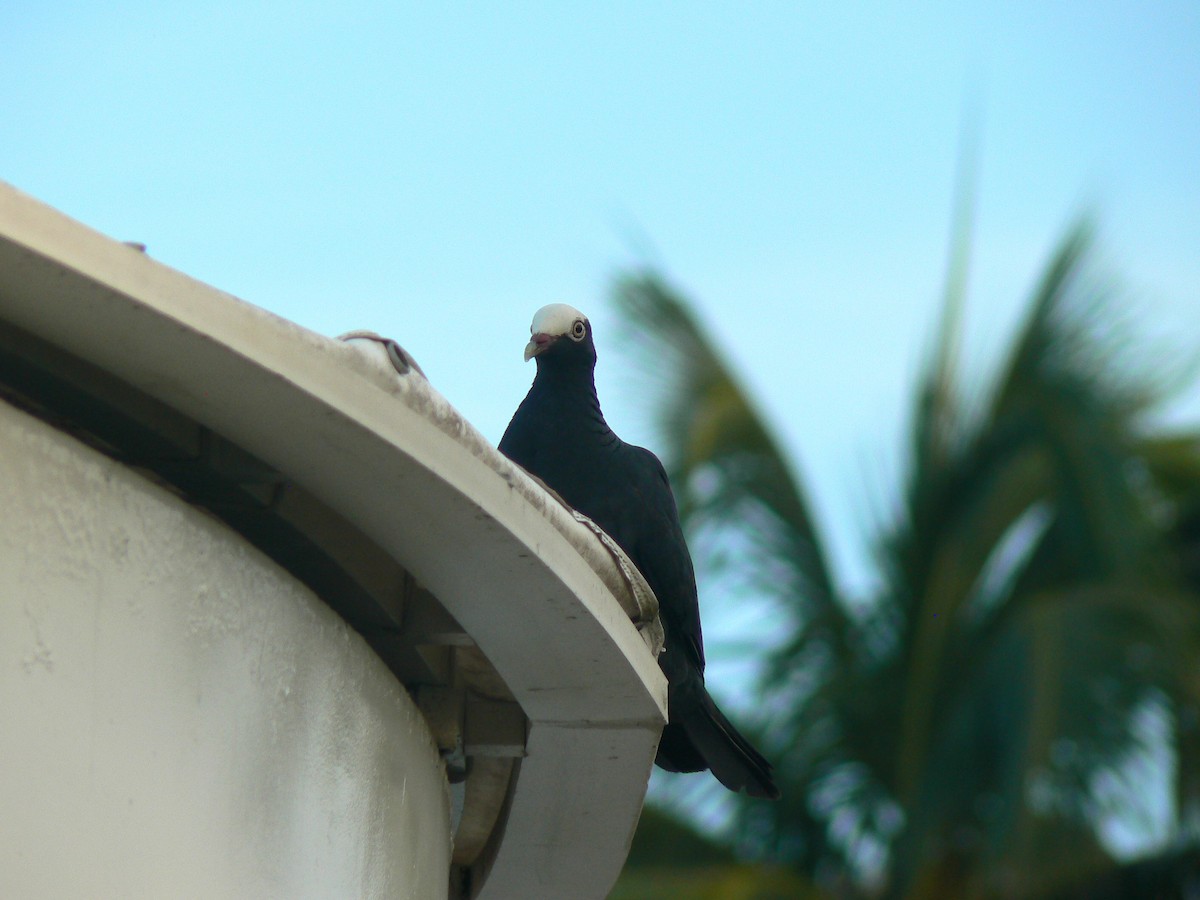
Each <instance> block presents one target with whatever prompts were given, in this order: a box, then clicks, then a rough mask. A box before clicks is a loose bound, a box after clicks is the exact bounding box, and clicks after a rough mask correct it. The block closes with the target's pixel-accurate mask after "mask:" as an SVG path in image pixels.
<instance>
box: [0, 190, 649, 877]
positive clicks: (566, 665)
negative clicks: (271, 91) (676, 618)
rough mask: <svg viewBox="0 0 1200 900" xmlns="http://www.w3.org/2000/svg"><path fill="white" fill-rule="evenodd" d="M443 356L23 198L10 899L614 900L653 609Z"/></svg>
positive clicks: (3, 562)
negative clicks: (507, 444) (229, 281)
mask: <svg viewBox="0 0 1200 900" xmlns="http://www.w3.org/2000/svg"><path fill="white" fill-rule="evenodd" d="M415 337H416V336H414V343H416V342H417V341H416V340H415ZM409 363H410V361H409V360H408V359H407V358H406V356H405V355H404V354H403V352H402V351H399V350H398V348H396V347H395V345H389V344H386V343H380V342H376V341H371V340H361V341H353V342H350V343H346V342H341V341H335V340H331V339H328V338H325V337H322V336H319V335H316V334H313V333H311V332H308V331H306V330H304V329H302V328H300V327H298V326H296V325H294V324H292V323H290V322H287V321H284V320H282V319H279V318H277V317H276V316H273V315H270V314H268V313H266V312H264V311H262V310H260V309H257V308H255V307H253V306H250V305H249V304H246V303H243V302H241V301H239V300H236V299H234V298H233V297H230V296H228V295H226V294H222V293H221V292H219V291H217V290H215V289H213V288H211V287H208V286H206V285H204V284H200V283H198V282H196V281H194V280H192V279H189V278H187V277H186V276H184V275H181V274H179V273H178V272H175V271H173V270H170V269H168V268H166V267H164V266H162V265H159V264H158V263H156V262H154V261H153V260H152V259H150V258H148V257H147V256H146V255H145V254H144V253H142V252H139V250H138V249H136V248H133V247H129V246H126V245H123V244H121V243H118V242H115V241H112V240H110V239H108V238H106V237H104V236H102V235H99V234H96V233H95V232H93V231H90V230H89V229H87V228H85V227H83V226H82V225H80V224H78V223H76V222H73V221H71V220H69V219H67V218H65V217H64V216H62V215H60V214H58V213H57V212H55V211H53V210H51V209H48V208H46V207H45V206H43V205H41V204H39V203H37V202H35V201H33V200H31V199H30V198H28V197H25V196H23V195H21V194H20V193H18V192H17V191H15V190H13V189H12V188H10V187H8V186H6V185H3V184H0V508H2V509H3V512H4V515H3V516H2V517H0V809H3V810H4V820H5V822H4V826H3V828H0V896H4V897H172V898H182V897H205V898H208V897H256V898H257V897H287V898H299V897H336V898H348V897H406V898H429V897H444V896H447V895H448V896H450V897H464V898H467V897H497V898H499V897H512V898H522V900H524V898H542V897H546V898H553V897H564V898H583V897H602V896H604V895H605V894H606V893H607V891H608V890H609V888H610V887H611V885H612V883H613V881H614V880H615V879H616V877H617V874H618V873H619V872H620V869H621V866H622V863H623V862H624V859H625V855H626V852H627V850H628V846H629V841H630V838H631V836H632V834H633V830H634V826H635V825H636V822H637V819H638V815H639V812H640V810H641V804H642V797H643V794H644V792H645V787H646V781H647V778H648V776H649V772H650V768H651V764H652V762H653V758H654V750H655V746H656V744H657V740H658V735H659V732H660V730H661V727H662V724H663V721H664V716H665V700H666V687H665V682H664V680H663V678H662V676H661V673H660V671H659V669H658V666H657V665H656V663H655V660H654V652H655V651H656V650H657V648H658V643H659V640H660V637H661V635H660V632H659V630H658V624H657V620H656V619H655V618H654V613H653V609H654V606H653V597H652V596H651V595H649V592H648V590H647V589H646V588H645V584H644V582H642V581H641V578H640V576H639V575H637V573H636V572H635V571H634V570H633V569H632V566H629V565H628V562H627V561H625V560H623V559H622V558H621V557H620V556H619V554H614V552H613V551H611V550H610V549H608V546H607V545H606V544H605V543H604V542H603V541H602V539H601V538H600V537H599V536H598V535H597V534H596V533H594V532H593V531H592V530H591V529H589V527H588V526H587V524H586V523H582V522H580V521H578V520H577V519H576V518H575V517H573V515H572V514H571V513H570V512H569V511H568V510H566V509H565V508H564V507H562V506H561V505H559V504H558V503H557V502H555V501H554V500H553V499H552V498H551V497H550V496H549V495H548V494H546V493H545V492H544V491H543V490H542V489H541V488H540V487H538V486H537V485H536V484H535V483H534V482H533V481H532V480H531V479H529V478H528V477H527V476H526V475H525V474H524V473H523V472H521V471H520V470H519V469H517V468H516V467H515V466H513V465H512V464H511V463H509V462H508V461H507V460H506V459H504V458H502V457H501V456H500V455H499V454H498V453H497V452H496V451H495V449H494V448H492V447H491V446H490V445H489V444H488V443H487V442H486V441H485V440H484V439H483V438H482V437H481V436H480V435H479V434H478V433H477V432H476V431H475V430H474V429H473V428H472V427H471V426H470V424H469V423H467V422H466V421H464V420H463V419H462V418H461V417H460V416H459V415H458V413H457V412H456V411H455V410H454V409H453V408H452V407H451V406H450V405H449V404H448V403H447V402H446V401H445V400H444V399H443V398H442V397H441V396H440V395H439V394H438V393H437V392H436V391H435V390H434V389H433V388H432V387H430V385H429V384H428V383H427V382H426V381H425V379H424V377H423V376H422V375H421V374H420V373H419V371H417V370H416V369H414V368H412V367H411V365H410V364H409ZM639 626H640V627H639Z"/></svg>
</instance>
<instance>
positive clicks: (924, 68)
mask: <svg viewBox="0 0 1200 900" xmlns="http://www.w3.org/2000/svg"><path fill="white" fill-rule="evenodd" d="M0 110H2V112H3V115H2V116H0V179H4V180H6V181H8V182H10V183H12V184H14V185H15V186H16V187H18V188H20V189H22V190H24V191H26V192H27V193H30V194H32V195H34V196H36V197H38V198H39V199H41V200H43V201H45V202H47V203H49V204H51V205H53V206H55V207H57V208H59V209H60V210H62V211H64V212H65V213H67V214H68V215H71V216H73V217H75V218H78V219H80V220H82V221H83V222H85V223H87V224H89V225H91V226H93V227H95V228H97V229H99V230H101V231H103V232H105V233H107V234H110V235H112V236H113V237H116V238H120V239H126V240H138V241H142V242H145V243H146V244H147V245H148V246H149V251H150V253H151V255H153V256H154V257H155V258H157V259H159V260H161V261H163V262H165V263H167V264H169V265H171V266H174V267H176V268H179V269H181V270H183V271H185V272H187V273H189V274H191V275H193V276H195V277H197V278H200V279H202V280H204V281H207V282H209V283H211V284H213V285H216V286H217V287H220V288H222V289H224V290H227V291H229V292H231V293H233V294H235V295H237V296H239V297H241V298H243V299H245V300H247V301H249V302H251V303H254V304H257V305H259V306H262V307H265V308H266V309H269V310H271V311H272V312H275V313H277V314H279V315H282V316H285V317H287V318H289V319H293V320H295V321H297V322H299V323H301V324H303V325H305V326H307V327H310V328H312V329H314V330H316V331H320V332H323V333H326V334H331V335H332V334H337V333H340V332H342V331H346V330H349V329H352V328H372V329H374V330H376V331H380V332H383V333H386V334H388V335H391V336H394V337H396V338H397V339H399V340H400V341H401V342H402V343H403V344H404V345H405V346H406V347H407V348H408V349H409V350H410V351H411V352H412V353H413V354H414V355H415V356H416V358H417V359H418V360H419V361H420V362H421V364H422V366H423V367H424V368H425V370H426V371H427V372H428V373H429V375H430V377H431V379H432V381H433V382H434V384H435V385H436V386H437V387H438V388H439V389H440V390H441V391H442V392H443V393H444V394H445V395H446V396H447V397H448V398H449V399H450V400H451V402H453V403H454V404H455V405H456V406H457V407H458V408H459V409H460V410H462V411H463V412H464V413H465V414H466V415H467V417H468V418H469V419H471V421H473V422H474V423H475V424H476V425H477V426H478V427H479V428H480V429H481V430H482V431H483V432H484V434H486V435H487V436H488V437H489V438H491V439H492V440H493V441H496V440H498V439H499V437H500V435H501V433H502V431H503V428H504V426H505V424H506V423H507V421H508V417H509V415H510V414H511V412H512V410H513V408H514V407H515V406H516V404H517V402H518V401H519V400H520V399H521V397H522V396H523V394H524V391H525V390H526V388H527V386H528V384H529V381H530V379H531V378H532V375H533V370H532V365H523V364H522V362H521V350H522V347H523V346H524V343H525V340H526V336H527V333H528V332H527V329H528V323H529V320H530V318H531V316H532V313H533V311H534V310H535V309H537V308H538V307H539V306H541V305H543V304H545V303H548V302H554V301H565V302H569V303H572V304H573V305H576V306H578V307H580V308H582V309H584V310H585V311H587V312H588V313H590V315H591V317H592V319H593V320H594V322H595V324H596V325H597V328H598V342H599V345H600V351H601V354H602V359H601V371H600V377H599V382H600V389H601V394H602V399H603V401H604V406H605V410H606V413H607V414H608V417H609V420H610V422H612V423H613V424H614V426H615V427H616V428H617V430H618V431H620V432H622V433H623V434H624V435H625V436H626V437H628V438H632V439H637V440H640V441H643V442H647V443H650V444H651V446H653V438H652V435H651V434H650V433H649V432H648V431H647V429H646V428H645V427H644V423H643V422H641V421H640V420H639V419H638V418H637V417H636V416H635V415H634V403H633V400H634V393H633V392H634V390H635V389H636V388H635V387H633V386H631V384H630V383H629V381H628V379H625V380H622V378H621V372H620V371H619V362H620V357H619V355H618V354H617V352H616V349H617V348H616V347H615V346H614V342H613V334H614V330H613V328H612V324H613V323H612V321H611V314H610V312H609V310H608V309H607V307H606V303H605V300H604V297H605V293H606V288H607V285H608V282H609V279H610V277H611V275H612V274H613V272H614V270H615V269H616V267H618V266H620V265H622V264H627V263H629V262H632V261H637V260H638V259H641V258H643V255H644V254H645V253H646V248H652V249H651V250H650V251H649V252H650V253H651V254H652V256H653V258H654V259H655V260H657V261H659V262H661V264H662V265H663V266H664V267H665V268H666V270H667V272H668V274H669V275H670V276H671V277H673V278H674V279H675V281H676V283H677V284H678V285H680V286H681V287H683V288H684V289H685V290H686V291H687V292H689V293H690V294H691V296H692V297H693V298H694V299H695V301H696V302H697V304H698V306H699V308H700V311H701V313H702V315H703V317H704V319H705V321H706V322H707V323H708V324H709V325H710V326H711V328H712V329H713V331H714V332H715V333H716V334H717V335H718V336H719V337H720V339H721V340H722V341H723V342H724V346H725V348H726V350H727V352H728V354H729V356H730V358H731V359H732V360H733V361H734V362H735V364H736V365H737V366H738V368H739V369H740V371H741V372H742V374H743V376H744V378H745V380H746V381H747V383H748V384H749V385H750V386H751V387H752V389H753V390H754V391H755V392H756V393H757V394H758V396H759V397H760V398H761V401H762V406H763V408H764V410H765V411H766V412H767V414H768V415H769V416H770V417H771V418H772V419H773V420H774V421H775V423H776V425H777V427H778V429H779V431H780V432H781V434H782V436H783V438H784V440H785V441H786V443H787V444H788V445H789V446H790V447H792V448H793V449H794V450H795V452H796V454H797V457H798V459H799V460H800V464H801V467H802V471H803V473H804V475H805V477H806V478H807V480H808V482H809V484H810V488H811V490H812V491H813V493H814V495H815V500H816V503H817V506H818V511H819V516H820V517H821V518H822V519H823V520H824V521H825V522H826V523H827V527H828V528H829V530H830V539H831V542H832V546H833V549H834V552H835V556H836V559H837V562H838V563H839V568H840V570H841V573H842V575H843V577H844V578H845V579H846V580H848V581H849V582H850V583H851V584H861V583H863V582H864V581H865V579H866V578H867V575H866V572H867V570H868V564H867V562H866V556H865V554H864V552H863V550H862V541H861V538H862V533H863V531H864V529H865V527H866V526H867V524H868V522H869V520H870V515H871V513H872V511H877V510H879V509H881V508H883V507H886V505H887V500H888V499H889V493H888V492H889V490H890V489H891V487H892V485H893V483H894V476H895V475H896V472H897V468H898V462H897V458H898V457H897V452H898V447H899V444H900V435H901V428H902V424H903V417H904V411H905V410H906V408H907V401H908V398H909V396H910V393H911V386H912V383H913V379H914V376H915V373H916V371H917V369H918V366H919V363H920V360H921V358H922V355H923V353H924V351H925V349H926V348H927V346H928V335H929V333H930V329H931V323H932V322H933V321H934V318H935V316H936V311H937V302H938V296H939V292H940V290H941V285H942V280H943V276H944V271H945V265H946V254H947V247H948V243H949V233H950V219H951V208H952V205H953V191H954V179H955V164H956V160H957V158H958V155H959V145H960V136H961V134H962V132H963V129H964V122H965V121H966V120H967V119H969V118H971V117H972V116H974V118H975V119H976V120H977V121H978V123H979V127H978V146H979V175H978V179H977V183H978V187H977V221H976V228H975V249H976V252H975V259H974V264H973V268H972V275H971V302H970V306H969V308H968V328H969V338H968V341H967V345H966V346H967V350H968V356H969V362H970V364H971V365H973V366H976V367H978V368H979V369H982V368H983V367H984V366H985V365H986V364H987V363H988V361H989V360H990V359H992V358H993V357H994V353H995V350H996V348H997V347H998V346H999V341H1000V339H1001V338H1002V337H1003V335H1004V334H1005V333H1006V331H1007V330H1008V329H1010V328H1011V327H1012V324H1013V322H1014V321H1015V319H1016V316H1017V315H1018V313H1019V311H1020V309H1021V302H1022V301H1023V299H1024V298H1025V297H1026V296H1027V294H1028V292H1029V289H1030V287H1031V285H1032V283H1033V281H1034V279H1035V278H1036V275H1037V273H1038V271H1039V269H1040V267H1041V265H1042V263H1043V262H1044V260H1045V259H1046V257H1047V254H1048V253H1049V252H1050V250H1051V248H1052V246H1053V244H1054V242H1055V241H1056V239H1057V238H1058V237H1059V236H1060V235H1061V233H1062V231H1063V230H1064V228H1065V227H1066V225H1067V224H1068V222H1069V221H1070V220H1071V219H1072V218H1073V217H1074V216H1075V215H1076V214H1078V213H1079V212H1080V211H1081V210H1084V209H1093V210H1095V211H1096V212H1097V213H1098V214H1099V217H1100V221H1101V224H1102V226H1103V228H1102V232H1101V235H1102V246H1103V247H1104V248H1105V250H1106V251H1107V253H1106V259H1107V261H1108V263H1109V264H1110V265H1111V267H1112V268H1113V270H1114V271H1116V272H1118V273H1120V275H1121V276H1122V277H1123V279H1124V281H1125V282H1126V283H1127V284H1128V285H1129V286H1130V287H1131V289H1132V290H1133V292H1134V293H1135V294H1136V295H1137V296H1138V297H1139V298H1140V300H1141V302H1142V304H1143V307H1142V308H1143V310H1144V312H1143V317H1144V319H1145V321H1146V322H1147V323H1148V325H1150V326H1152V327H1153V328H1154V329H1156V330H1160V331H1164V332H1168V333H1172V334H1175V335H1177V336H1178V335H1182V336H1184V337H1186V336H1189V335H1200V302H1198V298H1197V297H1196V293H1197V288H1198V287H1200V6H1198V5H1197V4H1196V3H1195V2H1175V3H1172V2H1162V3H1144V2H1139V3H1132V2H1130V3H1116V2H1099V3H1045V2H1037V3H1031V2H1012V3H1007V4H951V3H944V4H943V3H925V4H922V3H915V4H914V3H904V4H899V3H869V4H868V3H853V2H850V3H837V4H833V3H830V4H814V3H804V4H801V3H793V4H783V3H738V4H734V3H727V4H712V3H650V2H648V3H603V4H599V3H595V4H582V3H565V2H564V3H495V4H487V3H476V4H449V5H444V4H438V5H436V6H435V5H432V4H430V5H416V4H404V3H400V4H370V3H359V2H341V3H337V4H327V5H320V4H303V3H237V4H226V3H210V4H197V3H178V2H157V3H124V4H113V3H97V2H78V3H69V2H62V3H53V2H44V3H34V2H31V0H14V2H10V3H6V4H0ZM968 111H972V112H970V113H969V112H968ZM1180 408H1181V409H1182V410H1183V411H1184V412H1183V414H1188V415H1193V414H1194V415H1195V416H1196V417H1197V418H1200V398H1198V397H1197V394H1196V391H1193V392H1192V393H1191V394H1190V395H1189V396H1188V397H1186V398H1185V399H1184V401H1183V403H1182V405H1181V407H1180Z"/></svg>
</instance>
